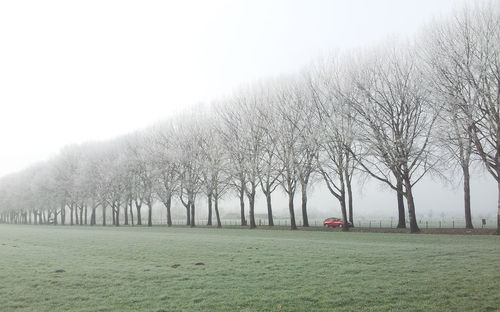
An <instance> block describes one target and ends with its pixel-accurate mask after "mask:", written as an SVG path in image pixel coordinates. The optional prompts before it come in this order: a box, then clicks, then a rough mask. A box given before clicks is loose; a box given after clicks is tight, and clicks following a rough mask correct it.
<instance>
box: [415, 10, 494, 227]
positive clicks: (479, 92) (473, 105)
mask: <svg viewBox="0 0 500 312" xmlns="http://www.w3.org/2000/svg"><path fill="white" fill-rule="evenodd" d="M424 42H425V44H426V46H425V47H426V49H425V52H426V54H425V60H426V61H427V62H428V64H429V71H430V76H431V81H432V82H433V86H434V90H435V92H436V94H437V96H438V97H439V98H440V99H441V100H442V101H444V102H445V103H446V106H447V108H448V112H449V116H450V117H449V120H451V127H450V128H451V129H452V130H453V132H451V131H450V136H452V138H453V142H452V143H453V145H452V151H453V152H454V154H456V158H457V160H458V161H459V163H460V166H461V167H462V170H463V174H464V201H465V214H466V220H467V227H468V228H472V222H471V220H470V195H469V181H468V180H469V163H470V154H471V150H472V149H471V145H472V143H473V145H474V147H475V149H474V152H475V153H477V154H478V156H479V157H480V158H481V159H482V161H483V163H484V165H485V167H486V169H487V170H488V172H489V173H490V174H491V175H492V176H493V178H495V180H496V181H497V184H498V188H499V203H498V229H497V232H498V233H499V234H500V5H499V4H498V3H496V2H493V1H491V2H483V3H478V4H475V5H474V6H472V7H468V6H466V7H463V8H462V9H461V10H458V11H456V12H455V14H454V16H452V17H450V18H448V19H447V20H444V21H443V22H439V23H435V24H433V25H432V27H430V28H429V29H428V32H426V34H425V38H424Z"/></svg>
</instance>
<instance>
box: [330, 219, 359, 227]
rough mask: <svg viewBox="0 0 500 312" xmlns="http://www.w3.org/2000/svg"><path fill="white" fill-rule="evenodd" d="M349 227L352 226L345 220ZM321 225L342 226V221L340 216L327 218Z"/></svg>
mask: <svg viewBox="0 0 500 312" xmlns="http://www.w3.org/2000/svg"><path fill="white" fill-rule="evenodd" d="M347 224H348V225H349V227H352V224H351V222H347ZM323 226H326V227H342V226H344V221H342V219H340V218H327V219H325V221H323Z"/></svg>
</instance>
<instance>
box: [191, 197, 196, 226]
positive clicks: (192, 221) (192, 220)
mask: <svg viewBox="0 0 500 312" xmlns="http://www.w3.org/2000/svg"><path fill="white" fill-rule="evenodd" d="M194 212H195V207H194V200H192V201H191V227H195V226H196V224H195V222H194Z"/></svg>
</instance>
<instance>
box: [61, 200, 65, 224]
mask: <svg viewBox="0 0 500 312" xmlns="http://www.w3.org/2000/svg"><path fill="white" fill-rule="evenodd" d="M65 223H66V204H62V206H61V225H64V224H65Z"/></svg>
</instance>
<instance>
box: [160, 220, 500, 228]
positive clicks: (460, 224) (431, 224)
mask: <svg viewBox="0 0 500 312" xmlns="http://www.w3.org/2000/svg"><path fill="white" fill-rule="evenodd" d="M484 220H485V221H486V224H484V225H483V222H482V221H483V219H480V218H474V219H473V220H472V225H473V226H474V228H476V229H480V228H485V229H496V227H497V223H496V219H493V218H488V219H484ZM273 221H274V225H275V226H290V219H284V218H275V219H274V220H273ZM195 222H196V224H197V225H206V224H207V223H208V220H206V219H196V221H195ZM248 222H249V220H248V218H247V223H248ZM172 223H173V224H174V225H185V224H186V219H185V218H184V219H173V220H172ZM221 223H222V226H239V225H241V220H240V219H223V220H221ZM255 223H256V224H257V226H267V225H268V220H267V219H261V218H257V219H255ZM417 223H418V226H419V227H420V228H421V229H440V228H442V229H453V228H465V219H460V218H451V219H419V220H418V221H417ZM154 224H156V225H166V224H167V222H166V220H156V221H155V222H154ZM296 224H297V226H302V225H303V222H302V219H301V218H297V219H296ZM397 224H398V220H397V219H394V218H392V219H376V218H374V219H360V220H354V226H355V227H360V228H396V226H397ZM212 225H214V226H215V225H217V220H216V219H215V218H214V219H212ZM406 225H407V227H409V221H408V220H406ZM309 226H311V227H322V226H323V219H310V220H309Z"/></svg>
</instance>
